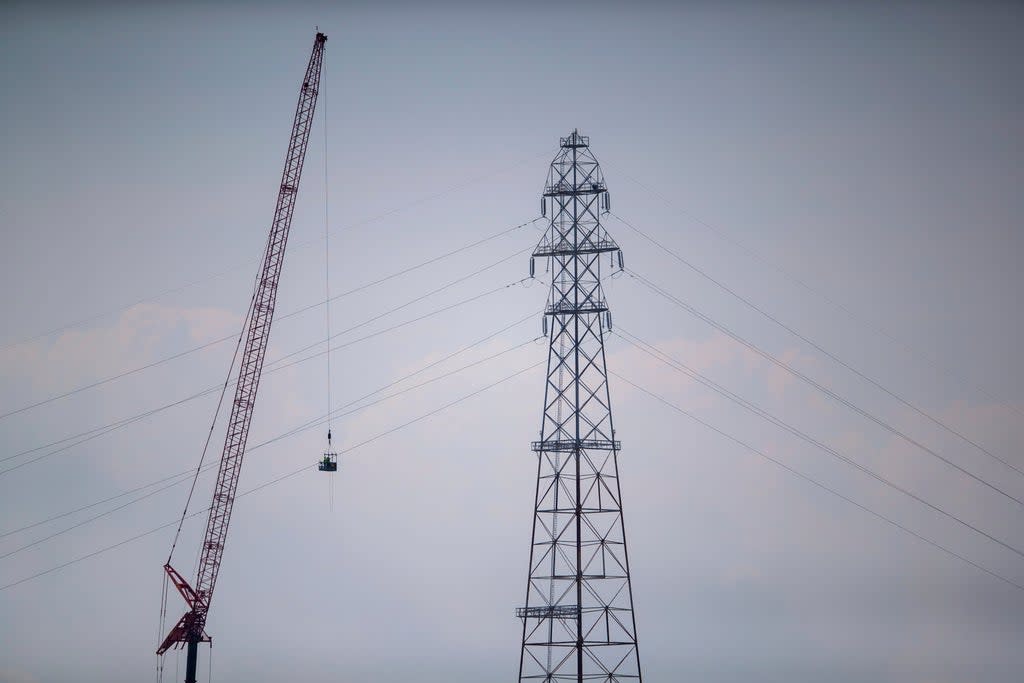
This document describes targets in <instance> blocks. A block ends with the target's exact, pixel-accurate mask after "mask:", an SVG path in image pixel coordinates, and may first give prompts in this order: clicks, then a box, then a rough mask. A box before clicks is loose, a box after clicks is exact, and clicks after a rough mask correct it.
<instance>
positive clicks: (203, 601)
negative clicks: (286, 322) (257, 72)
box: [156, 32, 327, 683]
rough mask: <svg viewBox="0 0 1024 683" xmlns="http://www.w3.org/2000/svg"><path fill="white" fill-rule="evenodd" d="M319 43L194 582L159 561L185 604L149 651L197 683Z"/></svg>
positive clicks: (319, 37)
mask: <svg viewBox="0 0 1024 683" xmlns="http://www.w3.org/2000/svg"><path fill="white" fill-rule="evenodd" d="M326 42H327V36H325V35H324V34H323V33H319V32H317V34H316V38H315V39H314V41H313V53H312V54H311V55H310V57H309V64H308V66H307V67H306V75H305V78H303V80H302V88H301V89H300V90H299V103H298V105H297V106H296V108H295V121H294V124H293V125H292V134H291V138H290V139H289V142H288V155H287V156H286V158H285V164H284V173H283V174H282V175H281V188H280V190H279V192H278V195H277V208H276V209H275V210H274V221H273V223H271V225H270V237H269V238H268V240H267V250H266V253H265V254H264V256H263V265H262V268H261V271H260V276H259V279H258V280H257V281H256V288H255V291H254V293H253V298H252V303H251V304H250V309H249V314H248V317H247V319H246V331H245V345H244V351H243V353H242V360H241V364H240V366H239V370H238V383H237V384H236V386H235V398H234V401H233V402H232V404H231V417H230V418H229V419H228V429H227V435H226V436H225V439H224V451H223V453H222V454H221V458H220V469H219V470H218V472H217V483H216V485H215V486H214V489H213V502H212V503H211V505H210V514H209V517H208V518H207V522H206V536H205V538H204V539H203V545H202V554H201V555H200V558H199V572H198V574H197V576H196V580H195V584H193V585H189V583H188V581H186V580H185V578H184V577H183V576H182V575H181V574H179V573H178V572H177V571H176V570H175V569H174V568H173V567H171V565H170V559H169V558H168V563H167V564H165V565H164V571H166V572H167V576H168V577H169V578H170V580H171V582H172V583H173V584H174V587H175V588H177V589H178V592H179V593H181V597H183V598H184V599H185V602H186V603H187V604H188V611H187V612H186V613H185V615H184V616H182V617H181V619H180V620H178V623H177V624H176V625H175V626H174V628H172V629H171V631H170V633H168V634H167V637H166V638H164V641H163V642H162V643H161V644H160V647H159V648H158V649H157V651H156V652H157V654H158V655H162V654H163V653H164V652H166V651H167V650H169V649H171V648H178V647H187V648H188V654H187V664H186V669H185V681H186V683H195V680H196V661H197V655H198V649H199V647H198V646H199V643H206V642H210V637H209V636H208V635H207V634H206V630H205V627H206V617H207V615H208V614H209V611H210V601H211V600H212V598H213V588H214V586H215V585H216V583H217V573H218V572H219V571H220V563H221V559H222V558H223V556H224V543H225V541H226V540H227V535H228V524H229V522H230V521H231V508H232V507H233V506H234V503H235V492H236V490H237V489H238V475H239V472H240V471H241V469H242V457H243V456H244V455H245V442H246V438H247V437H248V435H249V424H250V422H251V421H252V411H253V407H254V406H255V404H256V390H257V389H258V388H259V384H260V373H261V371H262V370H263V359H264V356H265V355H266V352H267V342H268V341H269V339H270V324H271V322H273V319H274V303H275V301H276V300H277V284H278V280H279V279H280V277H281V266H282V264H283V263H284V250H285V245H286V244H287V242H288V230H289V228H290V227H291V223H292V214H293V213H294V212H295V197H296V194H297V193H298V189H299V178H300V176H301V175H302V164H303V161H304V160H305V158H306V147H307V146H308V144H309V133H310V129H311V127H312V125H313V112H314V110H315V109H316V100H317V94H318V92H319V89H320V69H321V66H322V64H323V55H324V44H325V43H326ZM172 550H173V548H172ZM193 586H194V587H193Z"/></svg>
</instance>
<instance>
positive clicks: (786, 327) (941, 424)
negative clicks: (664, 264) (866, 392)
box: [609, 212, 1024, 476]
mask: <svg viewBox="0 0 1024 683" xmlns="http://www.w3.org/2000/svg"><path fill="white" fill-rule="evenodd" d="M609 213H611V212H609ZM611 215H612V216H614V217H615V218H616V219H617V220H618V221H619V222H620V223H622V224H623V225H625V226H626V227H628V228H629V229H631V230H633V231H634V232H635V233H637V234H638V235H640V236H641V237H643V238H644V239H646V240H647V241H648V242H650V243H651V244H653V245H655V246H656V247H658V248H659V249H661V250H662V251H664V252H665V253H666V254H668V255H669V256H671V257H673V258H674V259H676V260H677V261H679V262H680V263H682V264H683V265H685V266H686V267H687V268H689V269H690V270H692V271H693V272H695V273H697V274H698V275H700V276H701V277H702V278H704V279H705V280H707V281H709V282H711V283H712V284H714V285H716V286H717V287H718V288H720V289H721V290H723V291H724V292H726V293H728V294H729V295H731V296H732V297H733V298H735V299H737V300H738V301H740V302H742V303H743V304H745V305H746V306H747V307H748V308H750V309H753V310H754V311H757V312H758V313H760V314H761V315H762V316H763V317H765V318H767V319H768V320H770V321H771V322H773V323H775V324H776V325H778V326H779V327H781V328H782V329H784V330H786V331H787V332H789V333H790V334H792V335H793V336H795V337H797V338H798V339H800V340H801V341H803V342H804V343H805V344H808V345H809V346H811V347H813V348H814V349H816V350H817V351H818V352H819V353H822V354H824V355H826V356H828V357H829V358H831V359H832V360H833V361H835V362H836V363H838V364H839V365H841V366H843V367H844V368H846V369H847V370H849V371H850V372H852V373H853V374H855V375H857V376H858V377H860V378H861V379H863V380H864V381H866V382H868V383H869V384H871V385H872V386H874V387H875V388H877V389H880V390H881V391H883V392H885V393H886V394H888V395H889V396H890V397H892V398H894V399H896V400H897V401H899V402H900V403H902V404H903V405H905V406H907V407H908V408H910V409H911V410H913V411H914V412H916V413H917V414H918V415H921V416H922V417H924V418H926V419H928V420H929V421H931V422H932V423H933V424H935V425H938V426H939V427H942V429H944V430H946V431H947V432H949V433H950V434H952V435H954V436H956V437H957V438H959V439H960V440H961V441H964V442H966V443H968V444H970V445H971V446H974V447H975V448H976V449H978V450H979V451H981V452H982V453H984V454H985V455H987V456H989V457H990V458H992V459H994V460H996V461H998V462H1000V463H1002V464H1003V465H1005V466H1006V467H1008V468H1010V469H1011V470H1013V471H1014V472H1016V473H1017V474H1020V475H1022V476H1024V470H1021V469H1019V468H1017V467H1016V466H1014V465H1013V464H1011V463H1010V462H1007V461H1006V460H1005V459H1003V458H1001V457H999V456H998V455H996V454H995V453H992V452H991V451H989V450H988V449H986V448H985V447H984V446H982V445H981V444H979V443H977V442H976V441H973V440H972V439H970V438H968V437H966V436H964V435H963V434H962V433H960V432H958V431H957V430H955V429H953V428H952V427H950V426H949V425H947V424H946V423H944V422H942V421H941V420H939V419H938V418H936V417H933V416H932V415H930V414H929V413H927V412H925V411H924V410H922V409H921V408H919V407H918V406H916V405H914V404H913V403H911V402H910V401H908V400H907V399H905V398H903V397H902V396H900V395H899V394H897V393H895V392H894V391H892V390H890V389H889V388H887V387H885V386H883V385H882V384H881V383H880V382H878V381H877V380H875V379H873V378H871V377H869V376H868V375H866V374H865V373H863V372H861V371H860V370H858V369H857V368H855V367H853V366H852V365H850V364H849V363H847V362H846V361H844V360H843V359H841V358H839V357H838V356H836V355H835V354H834V353H832V352H830V351H828V350H827V349H825V348H823V347H822V346H821V345H820V344H818V343H817V342H815V341H813V340H811V339H809V338H808V337H806V336H805V335H803V334H801V333H800V332H798V331H797V330H795V329H793V328H792V327H790V326H789V325H787V324H786V323H784V322H782V321H781V320H779V319H778V318H776V317H775V316H773V315H771V314H770V313H768V312H767V311H765V310H764V309H762V308H760V307H759V306H757V305H756V304H754V303H753V302H752V301H750V300H749V299H747V298H745V297H743V296H742V295H740V294H739V293H737V292H736V291H735V290H733V289H731V288H730V287H728V286H727V285H725V284H724V283H722V282H721V281H720V280H717V279H715V278H714V277H712V276H711V275H709V274H708V273H706V272H705V271H704V270H702V269H701V268H698V267H697V266H696V265H694V264H693V263H691V262H690V261H688V260H686V259H685V258H683V257H682V256H680V255H679V254H678V253H677V252H675V251H673V250H672V249H669V248H668V247H667V246H665V245H664V244H662V243H661V242H659V241H658V240H656V239H654V238H653V237H651V236H650V235H648V234H647V233H645V232H644V231H643V230H641V229H640V228H638V227H636V226H635V225H633V224H632V223H630V222H629V221H627V220H625V219H624V218H622V217H621V216H618V215H617V214H615V213H611Z"/></svg>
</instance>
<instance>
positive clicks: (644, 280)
mask: <svg viewBox="0 0 1024 683" xmlns="http://www.w3.org/2000/svg"><path fill="white" fill-rule="evenodd" d="M625 270H626V273H627V274H628V275H629V276H630V277H631V278H633V279H635V280H637V281H638V282H640V283H641V284H643V285H644V286H645V287H647V288H648V289H650V290H651V291H653V292H655V293H656V294H658V295H660V296H662V297H664V298H665V299H666V300H668V301H669V302H671V303H673V304H675V305H676V306H678V307H680V308H682V309H683V310H685V311H687V312H689V313H690V314H691V315H693V316H695V317H697V318H699V319H701V320H703V321H704V322H706V323H707V324H709V325H711V326H712V327H714V328H715V329H717V330H719V331H720V332H722V333H723V334H725V335H727V336H729V337H730V338H732V339H733V340H735V341H736V342H738V343H740V344H742V345H743V346H745V347H747V348H748V349H750V350H751V351H753V352H754V353H756V354H758V355H759V356H761V357H762V358H764V359H765V360H767V361H769V362H770V363H772V364H774V365H776V366H777V367H779V368H781V369H783V370H785V371H786V372H788V373H789V374H791V375H793V376H794V377H796V378H798V379H800V380H801V381H803V382H805V383H806V384H808V385H809V386H811V387H813V388H814V389H816V390H818V391H819V392H821V393H823V394H825V395H826V396H828V397H829V398H831V399H833V400H834V401H837V402H839V403H842V404H843V405H845V406H846V407H848V408H849V409H850V410H853V411H854V412H856V413H858V414H859V415H861V416H863V417H865V418H867V419H869V420H871V421H872V422H874V423H875V424H877V425H878V426H879V427H882V428H883V429H885V430H886V431H888V432H890V433H891V434H893V435H895V436H898V437H899V438H901V439H903V440H904V441H906V442H907V443H909V444H911V445H912V446H915V447H917V448H918V449H920V450H921V451H923V452H925V453H927V454H928V455H931V456H932V457H933V458H935V459H937V460H939V461H941V462H943V463H945V464H946V465H948V466H949V467H951V468H953V469H955V470H956V471H958V472H960V473H961V474H963V475H964V476H967V477H970V478H971V479H973V480H974V481H976V482H978V483H979V484H981V485H982V486H985V487H987V488H989V489H991V490H993V491H995V492H996V493H998V494H1000V495H1001V496H1004V497H1005V498H1007V499H1009V500H1012V501H1013V502H1015V503H1017V504H1018V505H1020V506H1021V507H1024V500H1021V499H1020V498H1017V497H1016V496H1014V495H1012V494H1010V493H1007V492H1006V491H1004V490H1003V489H1001V488H999V487H998V486H996V485H994V484H991V483H989V482H988V481H986V480H984V479H982V478H981V477H979V476H977V475H975V474H974V473H972V472H970V471H968V470H966V469H964V468H963V467H961V466H960V465H957V464H956V463H955V462H953V461H952V460H949V459H948V458H946V457H944V456H943V455H941V454H939V453H937V452H936V451H934V450H932V449H931V448H929V447H928V446H925V445H924V444H922V443H921V442H920V441H917V440H916V439H914V438H913V437H911V436H908V435H907V434H906V433H904V432H902V431H900V430H899V429H897V428H895V427H893V426H892V425H890V424H889V423H888V422H886V421H885V420H882V419H881V418H879V417H877V416H875V415H873V414H871V413H869V412H867V411H866V410H863V409H862V408H860V407H859V406H857V405H856V404H854V403H853V402H851V401H849V400H848V399H846V398H843V397H842V396H840V395H839V394H837V393H835V392H834V391H832V390H831V389H829V388H828V387H825V386H823V385H822V384H820V383H818V382H816V381H815V380H813V379H811V378H810V377H808V376H807V375H805V374H803V373H802V372H800V371H799V370H797V369H796V368H794V367H793V366H791V365H789V364H788V363H785V362H783V361H781V360H779V359H778V358H776V357H775V356H773V355H771V354H770V353H768V352H767V351H764V350H762V349H761V348H760V347H758V346H756V345H755V344H753V343H752V342H749V341H747V340H746V339H744V338H742V337H740V336H739V335H737V334H736V333H735V332H733V331H732V330H730V329H728V328H727V327H725V326H724V325H722V324H721V323H719V322H717V321H715V320H713V319H712V318H710V317H708V316H707V315H705V314H704V313H701V312H700V311H698V310H697V309H696V308H694V307H693V306H691V305H689V304H687V303H686V302H684V301H682V300H681V299H679V298H678V297H676V296H674V295H673V294H671V293H669V292H667V291H666V290H665V289H663V288H661V287H659V286H658V285H656V284H654V283H653V282H651V281H650V280H649V279H647V278H645V277H644V276H642V275H640V274H639V273H637V272H636V271H633V270H630V269H628V268H627V269H625Z"/></svg>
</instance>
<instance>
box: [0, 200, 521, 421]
mask: <svg viewBox="0 0 1024 683" xmlns="http://www.w3.org/2000/svg"><path fill="white" fill-rule="evenodd" d="M537 220H539V219H533V220H531V221H527V222H525V223H520V224H519V225H516V226H513V227H511V228H506V229H504V230H502V231H500V232H497V233H494V234H493V235H491V236H489V237H486V238H484V239H481V240H477V241H475V242H472V243H470V244H467V245H464V246H462V247H458V248H456V249H453V250H451V251H449V252H446V253H444V254H440V255H438V256H435V257H432V258H430V259H427V260H426V261H422V262H420V263H417V264H415V265H412V266H409V267H407V268H403V269H401V270H399V271H397V272H394V273H392V274H390V275H387V276H385V277H382V278H379V279H377V280H374V281H373V282H368V283H366V284H363V285H360V286H358V287H355V288H353V289H350V290H348V291H346V292H342V293H341V294H337V295H335V296H334V297H331V298H328V299H326V300H324V301H320V302H317V303H315V304H311V305H308V306H305V307H303V308H300V309H298V310H295V311H291V312H289V313H286V314H284V315H282V316H280V317H279V318H278V320H285V319H287V318H291V317H293V316H296V315H299V314H300V313H304V312H306V311H308V310H311V309H313V308H317V307H319V306H323V305H327V304H329V303H330V302H331V301H336V300H338V299H341V298H343V297H346V296H349V295H351V294H355V293H357V292H361V291H363V290H365V289H368V288H370V287H374V286H376V285H379V284H382V283H384V282H387V281H388V280H392V279H394V278H397V277H401V276H402V275H405V274H407V273H411V272H413V271H415V270H418V269H420V268H423V267H425V266H427V265H430V264H432V263H436V262H438V261H440V260H442V259H445V258H448V257H450V256H454V255H455V254H458V253H461V252H463V251H466V250H467V249H471V248H473V247H476V246H479V245H481V244H484V243H485V242H488V241H490V240H493V239H496V238H498V237H501V236H503V235H506V234H508V233H510V232H513V231H515V230H519V229H520V228H523V227H526V226H528V225H532V224H533V223H536V222H537ZM520 253H522V252H516V253H515V254H512V255H511V256H509V257H508V258H506V259H503V260H502V261H499V262H497V263H494V264H492V265H491V266H488V267H486V268H482V269H480V270H478V271H476V272H475V273H473V274H478V273H480V272H483V271H484V270H487V269H488V268H491V267H494V266H496V265H499V264H500V263H503V262H504V261H507V260H509V259H511V258H514V257H515V256H518V255H519V254H520ZM468 277H470V276H467V278H468ZM467 278H463V279H467ZM461 281H462V280H457V281H455V282H453V283H450V284H449V285H448V286H451V285H452V284H456V283H457V282H461ZM445 288H447V286H446V287H442V288H441V289H445ZM438 291H440V290H438ZM420 298H423V297H420ZM418 300H419V299H416V300H414V301H418ZM346 331H348V330H346ZM339 334H343V332H342V333H339ZM239 336H240V335H238V334H234V333H232V334H229V335H227V336H224V337H220V338H219V339H214V340H212V341H209V342H205V343H203V344H200V345H198V346H193V347H192V348H189V349H186V350H185V351H181V352H178V353H175V354H172V355H170V356H165V357H163V358H160V359H158V360H155V361H153V362H151V363H146V364H144V365H141V366H139V367H136V368H132V369H130V370H125V371H123V372H120V373H117V374H115V375H111V376H108V377H105V378H102V379H99V380H97V381H95V382H91V383H89V384H85V385H82V386H79V387H76V388H75V389H71V390H69V391H66V392H64V393H61V394H57V395H54V396H50V397H48V398H45V399H42V400H40V401H36V402H35V403H30V404H27V405H24V406H21V407H20V408H16V409H13V410H10V411H8V412H6V413H0V420H3V419H6V418H8V417H11V416H12V415H17V414H20V413H23V412H26V411H28V410H31V409H33V408H38V407H40V406H43V405H47V404H49V403H53V402H54V401H58V400H60V399H63V398H67V397H69V396H73V395H75V394H78V393H81V392H83V391H87V390H89V389H94V388H96V387H99V386H102V385H104V384H109V383H110V382H113V381H115V380H118V379H122V378H124V377H128V376H129V375H133V374H136V373H139V372H142V371H144V370H149V369H151V368H154V367H156V366H158V365H161V364H163V363H167V362H170V361H172V360H177V359H178V358H182V357H184V356H187V355H190V354H192V353H196V352H198V351H202V350H204V349H207V348H210V347H211V346H216V345H217V344H220V343H223V342H225V341H228V340H229V339H235V338H236V337H239ZM303 350H305V349H303Z"/></svg>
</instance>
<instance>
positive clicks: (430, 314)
mask: <svg viewBox="0 0 1024 683" xmlns="http://www.w3.org/2000/svg"><path fill="white" fill-rule="evenodd" d="M524 279H529V278H524ZM524 279H523V280H524ZM523 280H517V281H514V282H510V283H508V284H504V285H500V286H498V287H495V288H494V289H490V290H488V291H486V292H483V293H481V294H476V295H474V296H471V297H468V298H466V299H462V300H460V301H457V302H455V303H453V304H449V305H447V306H443V307H441V308H438V309H435V310H433V311H430V312H428V313H424V314H423V315H420V316H417V317H415V318H412V319H410V320H406V321H403V322H401V323H397V324H395V325H392V326H390V327H386V328H384V329H382V330H377V331H376V332H372V333H370V334H367V335H364V336H362V337H359V338H358V339H353V340H351V341H348V342H345V343H344V344H338V345H337V346H330V347H329V350H330V351H337V350H339V349H343V348H346V347H348V346H352V345H354V344H358V343H360V342H363V341H366V340H368V339H372V338H374V337H379V336H380V335H383V334H387V333H388V332H392V331H394V330H397V329H400V328H402V327H406V326H407V325H411V324H413V323H417V322H420V321H422V320H426V319H427V318H431V317H433V316H435V315H440V314H441V313H445V312H447V311H450V310H452V309H454V308H458V307H460V306H464V305H466V304H469V303H472V302H474V301H477V300H479V299H482V298H484V297H487V296H491V295H493V294H496V293H498V292H500V291H503V290H505V289H508V288H510V287H513V286H515V285H517V284H520V283H521V282H523ZM405 306H406V304H401V305H400V306H398V307H396V308H394V309H392V310H391V311H388V313H391V312H394V311H396V310H399V309H400V308H404V307H405ZM383 315H386V313H385V314H381V315H378V316H375V317H374V318H373V319H372V320H376V319H378V318H380V317H382V316H383ZM367 322H369V321H367ZM367 322H363V323H359V324H357V325H354V326H352V327H350V328H348V329H346V330H342V331H341V332H338V333H337V334H335V335H334V336H335V337H337V336H340V335H343V334H345V333H347V332H350V331H352V330H355V329H358V328H360V327H363V326H364V325H365V324H367ZM322 343H323V340H321V341H319V342H316V343H314V344H310V345H308V346H305V347H303V348H302V349H299V350H298V351H292V352H290V353H287V354H285V355H284V356H280V357H278V358H276V359H274V360H273V361H271V362H270V363H268V369H267V370H266V371H265V372H266V373H271V372H277V371H278V370H283V369H285V368H289V367H292V366H294V365H298V364H300V363H304V362H306V361H308V360H312V359H314V358H319V357H320V356H322V355H324V354H325V353H327V352H328V351H327V350H324V351H319V352H317V353H313V354H310V355H308V356H306V357H304V358H300V359H298V360H294V361H292V362H290V363H287V364H284V365H279V364H280V363H281V361H283V360H285V359H288V358H291V357H293V356H295V355H297V354H299V353H301V352H302V351H305V350H308V349H311V348H313V347H316V346H319V345H320V344H322ZM275 365H276V366H277V367H272V366H275ZM219 388H220V387H219V385H218V386H214V387H209V388H207V389H204V390H203V391H200V392H197V393H195V394H192V395H191V396H188V397H186V398H184V399H180V400H178V401H175V402H173V403H170V404H167V405H165V406H161V407H159V408H155V409H153V410H150V411H147V412H146V413H142V414H140V415H137V416H134V417H132V418H126V419H124V420H121V421H120V422H118V423H114V425H113V426H111V427H109V428H107V429H104V430H102V431H98V430H97V429H94V430H90V432H97V433H95V434H91V435H90V436H88V437H86V438H83V439H81V440H79V441H76V442H75V443H72V444H69V445H67V446H63V447H61V448H58V449H56V450H53V451H50V452H47V453H44V454H42V455H39V456H36V457H35V458H30V459H29V460H26V461H24V462H20V463H18V464H17V465H12V466H11V467H8V468H7V469H3V470H0V477H2V476H3V475H5V474H7V473H8V472H11V471H13V470H16V469H19V468H21V467H24V466H25V465H28V464H31V463H34V462H38V461H39V460H43V459H45V458H48V457H50V456H53V455H57V454H58V453H62V452H64V451H67V450H69V449H71V448H73V447H75V446H77V445H80V444H82V443H85V442H86V441H91V440H92V439H95V438H98V437H100V436H103V435H105V434H109V433H110V432H112V431H114V430H116V429H120V428H121V427H125V426H127V425H129V424H132V423H134V422H137V421H139V420H141V419H144V418H146V417H149V416H151V415H154V414H156V413H158V412H161V411H162V410H166V409H168V408H172V407H175V406H178V405H181V404H183V403H186V402H188V401H191V400H193V399H196V398H200V397H201V396H206V395H207V394H210V393H213V392H214V391H216V390H218V389H219ZM34 450H39V449H38V448H36V449H30V450H29V451H24V452H23V453H22V454H24V453H26V452H31V451H34ZM13 457H17V456H7V457H6V458H4V459H3V460H8V459H11V458H13ZM0 461H2V460H0Z"/></svg>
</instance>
